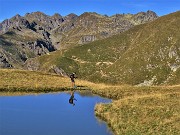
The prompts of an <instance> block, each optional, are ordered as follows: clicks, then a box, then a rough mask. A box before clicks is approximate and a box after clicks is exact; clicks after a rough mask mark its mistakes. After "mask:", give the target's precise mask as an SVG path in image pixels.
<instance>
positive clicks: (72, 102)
mask: <svg viewBox="0 0 180 135" xmlns="http://www.w3.org/2000/svg"><path fill="white" fill-rule="evenodd" d="M74 100H76V99H75V98H74V91H72V93H71V97H70V99H69V103H70V104H72V105H73V106H74V105H75V103H74ZM76 101H77V100H76Z"/></svg>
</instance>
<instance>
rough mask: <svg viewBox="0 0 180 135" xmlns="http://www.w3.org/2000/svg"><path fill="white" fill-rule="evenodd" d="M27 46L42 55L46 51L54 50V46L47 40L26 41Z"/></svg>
mask: <svg viewBox="0 0 180 135" xmlns="http://www.w3.org/2000/svg"><path fill="white" fill-rule="evenodd" d="M27 46H28V48H29V49H30V50H32V51H33V52H34V53H35V54H36V55H43V54H46V53H48V52H52V51H55V48H54V47H53V46H52V44H51V43H49V42H48V41H43V40H37V41H35V42H27Z"/></svg>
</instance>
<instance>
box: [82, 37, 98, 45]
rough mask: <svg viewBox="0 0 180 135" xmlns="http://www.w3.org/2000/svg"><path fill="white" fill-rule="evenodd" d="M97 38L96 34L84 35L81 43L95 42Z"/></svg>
mask: <svg viewBox="0 0 180 135" xmlns="http://www.w3.org/2000/svg"><path fill="white" fill-rule="evenodd" d="M95 40H96V36H95V35H84V36H82V37H81V39H80V41H79V44H85V43H89V42H93V41H95Z"/></svg>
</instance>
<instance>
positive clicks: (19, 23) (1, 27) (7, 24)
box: [0, 14, 30, 34]
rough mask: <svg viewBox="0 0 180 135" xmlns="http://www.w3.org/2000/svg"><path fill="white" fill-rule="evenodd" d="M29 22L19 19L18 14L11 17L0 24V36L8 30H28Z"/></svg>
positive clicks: (22, 18)
mask: <svg viewBox="0 0 180 135" xmlns="http://www.w3.org/2000/svg"><path fill="white" fill-rule="evenodd" d="M29 27H30V24H29V22H28V21H27V20H26V19H25V18H24V17H21V16H20V15H19V14H17V15H16V16H14V17H12V18H11V19H6V20H4V21H3V22H2V23H0V34H2V33H5V32H7V31H8V30H9V29H10V28H13V29H17V30H19V31H20V30H21V29H22V28H29Z"/></svg>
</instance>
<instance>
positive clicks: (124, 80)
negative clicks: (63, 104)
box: [27, 11, 180, 86]
mask: <svg viewBox="0 0 180 135" xmlns="http://www.w3.org/2000/svg"><path fill="white" fill-rule="evenodd" d="M179 24H180V11H178V12H175V13H172V14H169V15H166V16H162V17H159V18H158V19H156V20H155V21H152V22H148V23H145V24H141V25H138V26H135V27H133V28H131V29H129V30H128V31H125V32H123V33H121V34H118V35H114V36H111V37H109V38H106V39H102V40H98V41H94V42H91V43H88V44H85V45H80V46H76V47H74V48H71V49H69V50H65V51H56V52H55V53H50V55H45V56H41V57H38V58H35V59H31V60H28V61H27V68H29V69H32V66H31V63H34V64H35V63H36V65H37V66H36V69H38V70H46V71H52V72H57V73H58V70H57V69H59V71H61V72H60V73H70V72H76V73H77V74H78V76H79V77H80V78H82V79H86V80H90V81H93V82H104V83H111V84H131V85H140V86H143V85H160V84H179V83H180V44H179V43H180V27H179ZM55 69H56V70H55Z"/></svg>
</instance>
